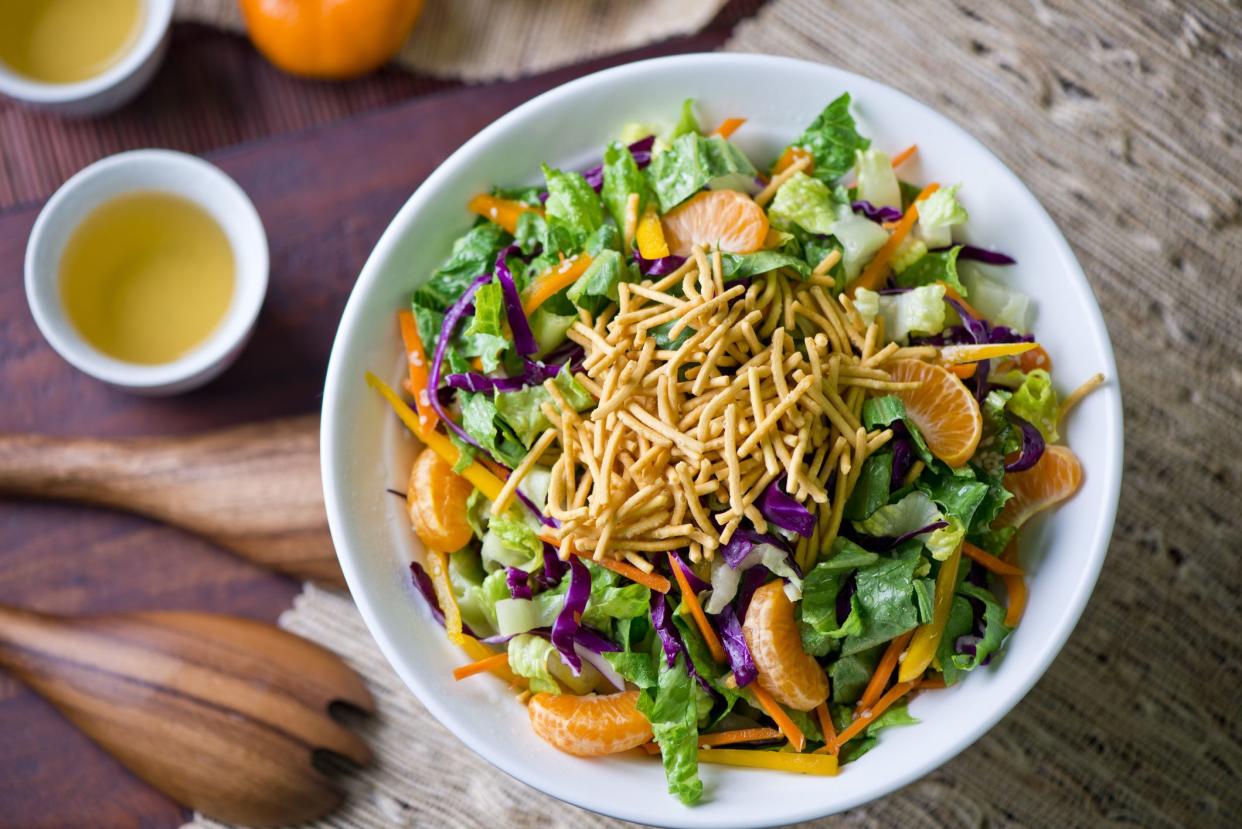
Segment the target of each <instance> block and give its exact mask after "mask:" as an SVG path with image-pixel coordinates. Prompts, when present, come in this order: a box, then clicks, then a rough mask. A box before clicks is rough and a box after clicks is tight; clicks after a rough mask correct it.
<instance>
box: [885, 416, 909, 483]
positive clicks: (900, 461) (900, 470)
mask: <svg viewBox="0 0 1242 829" xmlns="http://www.w3.org/2000/svg"><path fill="white" fill-rule="evenodd" d="M897 426H901V432H900V433H898V430H897ZM890 428H892V430H893V440H892V444H893V474H892V476H891V477H890V478H889V481H888V488H889V489H890V490H898V489H900V488H901V484H902V481H904V480H905V479H906V473H908V472H909V471H910V467H911V466H913V465H914V443H913V442H912V441H911V440H910V437H909V430H907V429H906V424H904V423H902V422H901V421H896V422H894V423H893V424H892V425H891V427H890Z"/></svg>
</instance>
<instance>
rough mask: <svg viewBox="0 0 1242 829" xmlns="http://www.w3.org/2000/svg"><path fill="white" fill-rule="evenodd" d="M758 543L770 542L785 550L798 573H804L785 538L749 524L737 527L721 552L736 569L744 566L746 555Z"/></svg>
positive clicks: (726, 561)
mask: <svg viewBox="0 0 1242 829" xmlns="http://www.w3.org/2000/svg"><path fill="white" fill-rule="evenodd" d="M756 544H770V545H772V546H773V547H775V548H777V549H778V550H784V551H785V553H786V554H787V555H788V556H789V564H790V566H791V567H792V568H793V569H794V571H795V572H796V573H798V575H802V571H801V569H799V567H798V564H797V562H796V561H794V558H793V550H792V548H790V546H789V544H788V543H787V542H786V541H785V540H784V539H783V538H779V537H777V536H775V535H770V534H768V533H761V532H759V531H757V530H755V529H754V528H752V527H749V526H742V527H738V528H737V532H735V533H733V536H732V537H731V538H730V539H729V543H728V544H726V545H724V547H723V548H722V549H721V551H720V554H721V555H722V556H724V560H725V564H727V565H729V566H730V567H732V568H733V569H734V570H736V569H737V568H738V567H741V566H742V563H743V562H744V561H745V560H746V557H747V556H749V555H750V554H751V552H752V551H753V550H754V549H755V545H756Z"/></svg>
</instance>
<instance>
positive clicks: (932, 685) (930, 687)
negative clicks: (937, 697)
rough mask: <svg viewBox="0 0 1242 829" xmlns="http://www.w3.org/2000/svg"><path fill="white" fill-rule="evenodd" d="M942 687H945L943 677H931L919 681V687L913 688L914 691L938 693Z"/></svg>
mask: <svg viewBox="0 0 1242 829" xmlns="http://www.w3.org/2000/svg"><path fill="white" fill-rule="evenodd" d="M944 687H945V684H944V677H943V676H934V677H931V678H930V679H924V680H921V681H920V682H919V686H918V687H917V688H915V690H916V691H938V690H940V689H941V688H944Z"/></svg>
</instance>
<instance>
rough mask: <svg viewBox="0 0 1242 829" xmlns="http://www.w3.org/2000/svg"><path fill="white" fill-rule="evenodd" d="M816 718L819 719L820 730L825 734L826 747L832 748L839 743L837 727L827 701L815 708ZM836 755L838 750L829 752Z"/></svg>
mask: <svg viewBox="0 0 1242 829" xmlns="http://www.w3.org/2000/svg"><path fill="white" fill-rule="evenodd" d="M815 716H816V717H817V718H818V719H819V730H820V731H822V732H824V745H826V746H830V745H833V744H835V743H836V741H837V727H836V726H835V725H833V724H832V715H831V714H830V713H829V712H828V703H827V701H824V702H821V703H820V704H819V705H817V706H815ZM828 753H829V754H836V753H837V752H836V750H835V749H834V750H833V751H830V752H828Z"/></svg>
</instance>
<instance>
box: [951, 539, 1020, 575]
mask: <svg viewBox="0 0 1242 829" xmlns="http://www.w3.org/2000/svg"><path fill="white" fill-rule="evenodd" d="M962 552H963V553H965V554H966V555H967V556H969V557H970V558H972V559H974V560H975V561H977V562H979V563H980V564H982V565H983V566H984V567H985V568H986V569H988V570H991V571H992V572H993V573H996V574H997V575H998V576H1021V575H1022V569H1021V568H1019V567H1014V566H1013V565H1012V564H1009V563H1008V562H1006V561H1003V560H1001V559H999V558H997V557H996V556H994V555H992V554H991V553H989V552H988V551H987V550H981V549H979V548H978V547H976V546H975V545H974V544H971V543H970V542H969V541H963V542H962Z"/></svg>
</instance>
